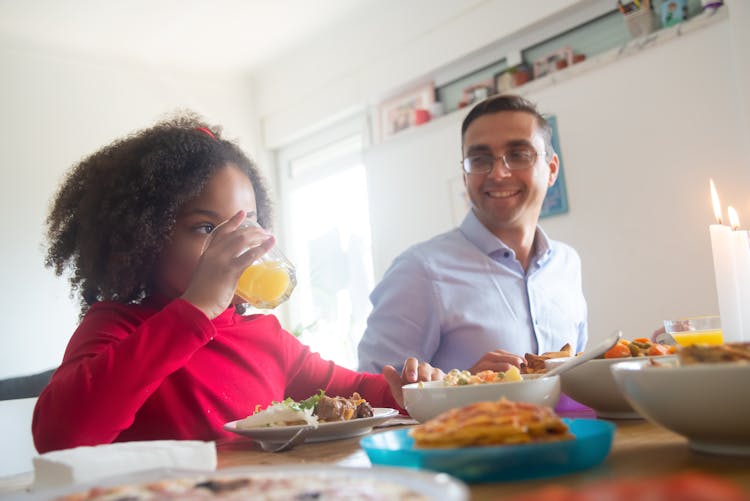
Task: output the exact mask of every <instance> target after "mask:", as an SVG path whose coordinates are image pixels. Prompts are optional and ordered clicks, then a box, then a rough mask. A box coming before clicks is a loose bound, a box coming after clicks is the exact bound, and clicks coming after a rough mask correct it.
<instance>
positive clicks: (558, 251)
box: [359, 95, 587, 373]
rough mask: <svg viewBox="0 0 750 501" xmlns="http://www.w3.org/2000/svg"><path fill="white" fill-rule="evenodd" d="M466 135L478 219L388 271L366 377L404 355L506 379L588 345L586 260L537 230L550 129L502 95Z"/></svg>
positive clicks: (553, 163) (488, 103) (525, 106)
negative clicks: (516, 368) (544, 358)
mask: <svg viewBox="0 0 750 501" xmlns="http://www.w3.org/2000/svg"><path fill="white" fill-rule="evenodd" d="M461 133H462V156H463V160H462V162H461V166H462V168H463V179H464V185H465V186H466V192H467V194H468V196H469V199H470V201H471V210H470V211H469V213H468V214H467V215H466V218H465V219H464V221H463V222H462V223H461V225H460V226H459V227H458V228H455V229H453V230H451V231H449V232H447V233H443V234H441V235H438V236H436V237H434V238H432V239H430V240H428V241H426V242H422V243H419V244H417V245H415V246H413V247H411V248H409V249H408V250H406V251H405V252H404V253H403V254H401V255H400V256H398V257H397V258H396V259H395V260H394V261H393V264H392V265H391V267H390V268H389V269H388V271H386V273H385V276H384V277H383V280H382V281H381V282H380V284H378V286H377V287H376V288H375V290H374V291H373V292H372V294H371V295H370V300H371V301H372V304H373V311H372V313H371V314H370V317H369V319H368V321H367V330H366V331H365V334H364V336H363V337H362V341H361V342H360V344H359V361H360V369H361V370H363V371H369V372H379V371H380V370H381V368H382V367H383V366H384V365H387V364H393V363H394V362H398V361H399V360H402V359H403V356H404V354H405V353H408V354H410V355H413V356H416V357H417V358H419V359H424V360H426V361H429V362H430V363H431V364H432V365H433V366H436V367H440V368H441V369H443V370H444V371H448V370H451V369H462V370H464V369H468V370H470V371H472V372H474V373H476V372H479V371H481V370H486V369H491V370H495V371H500V370H507V369H508V368H509V366H510V365H519V364H520V363H521V362H522V361H523V359H522V358H521V357H520V356H519V355H522V354H524V353H537V354H539V353H543V352H546V351H557V350H559V349H560V348H561V347H562V346H563V345H564V344H565V343H570V344H571V346H573V347H575V349H576V350H577V351H581V350H583V348H584V346H585V344H586V340H587V321H586V315H587V311H586V301H585V299H584V297H583V292H582V288H581V262H580V258H579V257H578V254H577V253H576V252H575V250H573V249H572V248H571V247H570V246H568V245H565V244H563V243H560V242H556V241H554V240H551V239H549V238H548V237H547V235H546V234H545V233H544V231H542V229H541V228H540V227H539V226H538V222H539V214H540V212H541V209H542V202H543V201H544V197H545V195H546V193H547V189H548V188H549V187H550V186H552V185H553V184H554V183H555V180H556V179H557V174H558V166H559V159H558V157H557V154H556V153H555V152H554V150H553V148H552V140H551V130H550V127H549V124H548V123H547V121H546V120H545V119H544V117H543V116H542V115H541V114H540V113H539V112H538V111H537V110H536V108H535V106H534V105H533V104H532V103H530V102H529V101H527V100H526V99H524V98H522V97H520V96H514V95H500V96H495V97H492V98H490V99H487V100H485V101H482V102H481V103H479V104H477V105H476V106H475V107H474V108H473V109H472V110H471V111H470V112H469V114H468V115H467V116H466V118H465V119H464V122H463V125H462V128H461Z"/></svg>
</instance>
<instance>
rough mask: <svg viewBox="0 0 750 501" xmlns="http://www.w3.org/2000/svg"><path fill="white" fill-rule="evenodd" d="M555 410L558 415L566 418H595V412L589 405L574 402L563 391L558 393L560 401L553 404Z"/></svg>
mask: <svg viewBox="0 0 750 501" xmlns="http://www.w3.org/2000/svg"><path fill="white" fill-rule="evenodd" d="M555 412H556V413H557V415H558V416H560V417H567V418H591V419H596V412H594V409H592V408H591V407H586V406H585V405H583V404H582V403H580V402H576V401H575V400H573V399H572V398H570V397H569V396H567V395H565V394H564V393H561V394H560V401H559V402H557V405H556V406H555Z"/></svg>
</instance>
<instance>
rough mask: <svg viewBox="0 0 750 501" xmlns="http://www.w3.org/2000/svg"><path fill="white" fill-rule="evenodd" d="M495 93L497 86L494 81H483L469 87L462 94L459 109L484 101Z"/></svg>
mask: <svg viewBox="0 0 750 501" xmlns="http://www.w3.org/2000/svg"><path fill="white" fill-rule="evenodd" d="M494 93H495V84H494V82H493V81H492V80H483V81H481V82H479V83H475V84H472V85H469V86H468V87H466V88H464V90H463V92H462V93H461V101H459V103H458V107H459V108H463V107H464V106H469V105H470V104H474V103H478V102H479V101H484V100H485V99H487V98H488V97H490V96H491V95H492V94H494Z"/></svg>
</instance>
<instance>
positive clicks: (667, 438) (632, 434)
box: [217, 419, 750, 501]
mask: <svg viewBox="0 0 750 501" xmlns="http://www.w3.org/2000/svg"><path fill="white" fill-rule="evenodd" d="M612 422H613V423H614V424H615V425H616V431H615V436H614V441H613V443H612V449H611V451H610V453H609V455H608V456H607V458H606V459H605V461H604V462H603V463H602V464H600V465H598V466H596V467H593V468H591V469H588V470H585V471H581V472H579V473H574V474H569V475H565V476H559V477H554V478H545V479H535V480H524V481H514V482H502V483H500V482H497V483H481V484H470V485H469V489H470V493H471V499H472V500H480V501H481V500H485V499H487V500H490V499H491V500H498V499H503V498H505V497H506V496H512V495H517V494H521V493H526V492H528V491H533V490H536V489H539V488H541V487H542V486H549V485H550V484H556V485H562V486H566V487H569V488H573V489H576V488H580V487H582V486H584V485H588V484H590V483H591V482H595V481H606V480H612V479H638V478H649V479H654V478H660V477H665V476H669V475H673V474H677V473H684V472H702V473H707V474H709V475H715V476H717V477H720V478H722V479H725V480H727V481H729V482H732V483H734V484H736V485H738V486H740V487H741V488H743V489H745V491H746V492H747V493H750V457H741V456H719V455H710V454H704V453H699V452H695V451H693V450H692V449H691V448H690V447H689V445H688V441H687V439H685V438H684V437H682V436H680V435H677V434H675V433H673V432H671V431H669V430H667V429H665V428H662V427H660V426H657V425H655V424H652V423H650V422H648V421H645V420H640V419H636V420H614V421H612ZM389 429H390V428H389ZM380 431H383V430H382V429H375V430H373V431H372V433H378V432H380ZM360 439H361V437H354V438H347V439H341V440H332V441H328V442H318V443H305V444H301V445H298V446H296V447H294V448H293V449H291V450H288V451H284V452H278V453H274V452H265V451H263V450H262V449H261V448H260V447H259V446H258V445H257V444H256V443H254V442H253V441H252V440H250V439H241V440H234V441H231V442H220V443H218V444H217V448H218V463H219V464H218V467H219V468H220V469H221V468H230V467H238V466H258V465H300V464H304V465H316V464H321V463H322V464H330V465H337V466H348V467H362V468H370V467H372V464H371V463H370V460H369V459H368V457H367V455H366V453H365V451H364V450H362V449H361V448H360V446H359V440H360ZM749 495H750V494H749Z"/></svg>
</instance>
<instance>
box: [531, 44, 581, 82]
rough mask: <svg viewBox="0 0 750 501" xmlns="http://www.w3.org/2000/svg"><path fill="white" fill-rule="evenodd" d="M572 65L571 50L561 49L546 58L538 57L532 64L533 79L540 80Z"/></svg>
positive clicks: (567, 48) (568, 48)
mask: <svg viewBox="0 0 750 501" xmlns="http://www.w3.org/2000/svg"><path fill="white" fill-rule="evenodd" d="M572 64H573V49H571V48H570V47H563V48H562V49H558V50H556V51H555V52H551V53H549V54H547V55H546V56H543V57H540V58H539V59H537V60H536V61H534V64H533V70H534V78H535V79H536V78H540V77H543V76H545V75H549V74H550V73H554V72H555V71H557V70H559V69H563V68H567V67H568V66H570V65H572Z"/></svg>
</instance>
